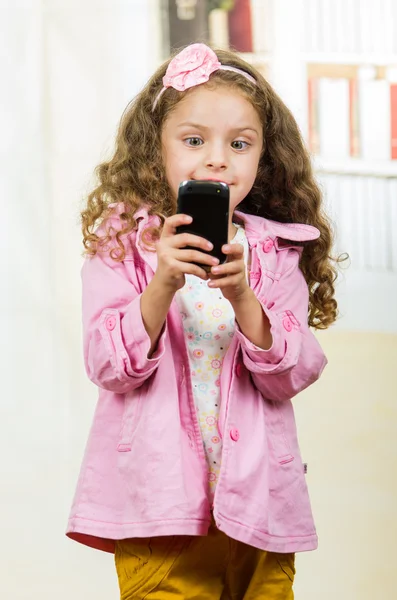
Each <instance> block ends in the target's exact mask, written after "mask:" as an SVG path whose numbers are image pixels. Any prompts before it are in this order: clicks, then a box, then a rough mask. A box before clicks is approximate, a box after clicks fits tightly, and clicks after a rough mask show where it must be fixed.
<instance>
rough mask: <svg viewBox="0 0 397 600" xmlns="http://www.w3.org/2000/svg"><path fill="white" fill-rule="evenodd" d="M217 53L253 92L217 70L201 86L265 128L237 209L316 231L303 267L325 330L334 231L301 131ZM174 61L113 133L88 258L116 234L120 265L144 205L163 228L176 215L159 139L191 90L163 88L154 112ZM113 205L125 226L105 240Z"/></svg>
mask: <svg viewBox="0 0 397 600" xmlns="http://www.w3.org/2000/svg"><path fill="white" fill-rule="evenodd" d="M215 52H216V54H217V56H218V59H219V61H220V62H221V63H222V64H224V65H230V66H234V67H238V68H239V69H242V70H243V71H246V72H247V73H249V74H250V75H252V76H253V77H254V78H255V79H256V81H257V85H256V86H252V84H250V83H249V82H248V81H247V79H246V78H245V77H244V76H243V75H241V74H238V73H235V72H231V71H223V70H218V71H216V72H215V73H213V74H212V75H211V78H210V81H209V82H208V83H207V84H203V85H207V86H212V85H227V86H230V87H233V88H236V89H238V90H239V91H240V92H241V93H243V94H244V95H245V96H246V98H247V99H248V100H249V101H250V102H251V103H252V105H253V106H254V107H255V109H256V110H257V112H258V114H259V116H260V118H261V121H262V123H263V136H264V148H263V152H262V156H261V158H260V162H259V168H258V173H257V177H256V181H255V184H254V186H253V188H252V190H251V192H250V194H249V195H248V196H247V197H246V198H245V199H244V200H243V202H241V203H240V205H239V206H238V209H239V210H241V211H242V212H245V213H249V214H254V215H259V216H262V217H265V218H267V219H272V220H275V221H279V222H283V223H288V222H292V223H305V224H309V225H313V226H314V227H317V229H319V230H320V234H321V235H320V237H319V239H317V240H314V241H310V242H307V243H305V244H304V245H303V251H302V255H301V260H300V268H301V270H302V272H303V275H304V277H305V279H306V282H307V285H308V288H309V314H308V323H309V325H310V326H311V327H314V328H316V329H326V328H327V327H329V325H331V324H332V323H333V322H334V321H335V320H336V317H337V314H338V311H337V302H336V300H335V298H334V295H335V288H334V284H335V280H336V277H337V269H336V263H337V262H339V261H340V259H335V258H332V256H331V254H330V253H331V248H332V244H333V235H332V230H331V225H330V222H329V220H328V218H327V216H326V214H325V213H324V211H323V208H322V193H321V190H320V188H319V186H318V185H317V183H316V180H315V177H314V174H313V170H312V166H311V160H310V155H309V153H308V152H307V150H306V148H305V145H304V142H303V139H302V136H301V133H300V131H299V128H298V125H297V123H296V121H295V119H294V117H293V116H292V114H291V112H290V111H289V109H288V108H287V107H286V105H285V104H284V103H283V102H282V100H281V99H280V98H279V97H278V96H277V94H276V93H275V91H274V90H273V88H272V87H271V85H270V84H269V83H268V82H267V81H266V80H265V79H264V77H263V76H262V75H261V74H260V73H259V72H258V71H257V70H256V69H255V68H254V67H252V66H251V65H249V64H248V63H246V62H245V61H244V60H243V59H242V58H240V57H239V56H238V55H237V54H236V53H235V52H232V51H227V50H215ZM171 58H172V57H171ZM171 58H170V59H169V60H167V61H166V62H165V63H164V64H163V65H162V66H161V67H160V68H159V69H158V70H157V71H156V73H155V74H154V75H153V77H152V78H151V79H150V80H149V82H148V83H147V85H146V86H145V88H144V89H143V90H142V92H141V93H140V94H139V95H138V96H137V97H136V98H135V99H134V100H133V101H132V102H131V103H130V104H129V105H128V106H127V108H126V110H125V111H124V114H123V116H122V118H121V122H120V126H119V129H118V133H117V138H116V147H115V152H114V155H113V157H112V158H111V159H110V160H109V161H107V162H103V163H102V164H100V165H99V166H98V167H97V169H96V173H97V176H98V180H99V185H98V186H97V187H96V188H95V189H94V190H93V191H92V193H91V194H90V195H89V196H88V199H87V203H86V207H85V208H84V210H83V211H82V213H81V221H82V230H83V238H84V239H83V243H84V247H85V253H86V255H91V256H92V255H95V254H96V252H97V251H100V250H101V249H102V250H103V251H105V249H106V244H107V243H108V241H109V239H110V237H111V236H113V237H114V238H115V240H116V242H117V247H116V248H115V249H113V250H112V251H111V253H113V254H112V257H113V258H114V259H115V260H118V261H122V260H124V257H125V248H124V244H123V240H122V238H123V236H125V235H126V234H128V233H129V232H130V231H132V230H133V229H134V228H135V227H136V222H135V220H134V216H133V215H134V214H135V213H136V212H137V210H138V209H139V208H140V207H141V206H142V204H145V205H146V206H147V207H148V210H149V212H150V214H151V215H157V216H158V217H159V218H160V222H161V223H163V222H164V219H165V218H166V217H168V216H171V215H172V214H174V213H175V211H176V198H175V197H174V195H173V193H172V191H171V189H170V186H169V184H168V182H167V179H166V175H165V168H164V163H163V158H162V151H161V134H162V129H163V126H164V123H165V121H166V119H167V117H168V115H169V114H170V113H171V111H172V110H173V109H174V108H175V106H176V105H177V103H178V102H179V101H180V100H181V99H182V98H183V97H184V96H185V95H186V94H188V93H189V90H187V91H186V92H178V91H177V90H174V89H173V88H169V89H167V92H166V93H165V94H162V96H161V98H160V100H159V102H158V104H157V106H156V109H155V110H154V111H153V110H152V109H153V101H154V98H155V97H156V96H157V94H158V93H159V92H160V90H161V89H162V86H163V84H162V79H163V76H164V74H165V71H166V69H167V66H168V64H169V62H170V60H171ZM114 202H123V203H124V207H125V212H123V213H122V214H121V215H120V218H121V219H122V222H123V228H122V230H121V231H117V232H114V231H110V230H108V231H107V232H106V234H105V235H104V236H102V235H99V236H98V235H97V233H98V231H97V229H96V227H97V226H98V225H99V224H104V223H105V222H106V219H107V217H108V216H109V214H110V212H111V210H110V209H109V204H110V203H114ZM101 229H103V228H101ZM151 233H152V234H153V232H151ZM159 233H160V229H158V230H157V231H155V232H154V235H155V237H156V236H158V235H159Z"/></svg>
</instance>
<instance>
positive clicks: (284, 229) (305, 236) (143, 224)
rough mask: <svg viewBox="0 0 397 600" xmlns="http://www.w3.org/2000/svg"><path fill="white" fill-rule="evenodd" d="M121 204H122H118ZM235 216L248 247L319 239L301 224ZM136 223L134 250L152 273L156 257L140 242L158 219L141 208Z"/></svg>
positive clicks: (251, 216) (314, 228)
mask: <svg viewBox="0 0 397 600" xmlns="http://www.w3.org/2000/svg"><path fill="white" fill-rule="evenodd" d="M120 204H122V203H120ZM123 210H124V207H121V206H120V205H119V206H118V207H117V212H118V213H119V214H120V212H123ZM235 214H236V216H237V217H238V218H239V219H240V221H242V222H243V223H244V228H245V232H246V235H247V238H248V242H249V245H250V246H255V245H257V243H258V242H261V241H264V240H265V239H266V238H269V237H270V238H272V239H274V240H276V242H277V238H280V239H284V240H290V241H291V242H309V241H311V240H316V239H318V238H319V237H320V231H319V230H318V229H317V228H316V227H313V226H312V225H305V224H303V223H279V222H278V221H271V220H270V219H265V218H263V217H258V216H256V215H249V214H246V213H242V212H240V211H236V212H235ZM134 218H135V220H136V221H137V237H136V248H137V250H138V253H139V254H140V256H141V257H142V258H143V260H145V261H146V262H147V263H148V265H149V266H150V267H151V268H152V270H153V271H155V270H156V268H157V255H156V253H155V252H151V251H149V250H147V249H146V247H145V245H144V243H143V242H142V234H143V231H144V230H145V229H146V228H147V227H158V226H159V225H160V219H159V218H158V217H157V216H152V215H149V212H148V207H146V206H142V207H141V208H140V209H139V210H138V211H137V212H136V213H135V214H134Z"/></svg>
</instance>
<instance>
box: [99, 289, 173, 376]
mask: <svg viewBox="0 0 397 600" xmlns="http://www.w3.org/2000/svg"><path fill="white" fill-rule="evenodd" d="M140 302H141V295H139V296H137V297H136V298H134V300H133V301H132V302H131V303H130V304H129V305H128V306H127V309H126V311H125V313H124V315H123V316H122V315H121V314H120V312H119V311H118V310H117V309H111V308H107V309H105V310H104V311H103V312H102V314H101V318H100V323H101V324H100V330H101V334H102V337H103V339H104V341H105V345H106V348H107V350H108V353H109V357H110V361H111V364H112V365H113V367H114V369H115V370H116V373H117V377H118V378H119V379H120V380H121V381H123V380H125V379H128V378H129V377H137V376H142V375H146V376H147V377H148V376H150V375H151V373H152V372H153V371H155V369H156V368H157V366H158V363H159V362H160V360H161V358H162V357H163V355H164V352H165V337H166V335H167V326H166V324H164V327H163V329H162V331H161V334H160V337H159V340H158V342H157V347H156V349H155V351H154V353H153V354H152V356H151V358H148V353H149V351H150V346H151V341H150V337H149V335H148V333H147V331H146V329H145V326H144V324H143V320H142V314H141V308H140Z"/></svg>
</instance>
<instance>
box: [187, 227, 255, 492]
mask: <svg viewBox="0 0 397 600" xmlns="http://www.w3.org/2000/svg"><path fill="white" fill-rule="evenodd" d="M236 227H237V233H236V235H235V237H234V238H233V240H232V241H231V243H232V244H233V243H234V244H236V243H238V244H242V245H243V246H244V259H245V264H246V265H247V264H248V252H249V250H248V240H247V237H246V235H245V232H244V229H243V228H242V227H241V226H239V225H236ZM176 301H177V303H178V306H179V310H180V311H181V315H182V319H183V324H184V331H185V338H186V346H187V350H188V355H189V363H190V373H191V381H192V385H193V396H194V400H195V405H196V410H197V416H198V420H199V423H200V428H201V435H202V438H203V445H204V451H205V455H206V458H207V463H208V484H209V498H210V501H211V503H212V501H213V497H214V493H215V487H216V483H217V480H218V475H219V469H220V464H221V456H222V441H221V438H220V435H219V430H218V416H219V406H220V387H219V386H220V374H221V370H222V363H223V359H224V356H225V354H226V352H227V349H228V348H229V346H230V341H231V339H232V337H233V335H234V329H235V323H234V311H233V308H232V305H231V304H230V302H229V301H228V300H226V298H224V296H223V295H222V292H221V290H218V289H211V288H209V287H208V285H207V283H206V282H205V281H203V280H202V279H199V278H198V277H196V276H194V275H186V283H185V285H184V287H183V288H182V289H181V290H179V291H178V292H177V294H176Z"/></svg>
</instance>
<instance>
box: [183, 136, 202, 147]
mask: <svg viewBox="0 0 397 600" xmlns="http://www.w3.org/2000/svg"><path fill="white" fill-rule="evenodd" d="M185 142H186V143H187V145H188V146H201V145H202V144H203V143H204V142H203V140H202V139H201V138H199V137H190V138H186V140H185Z"/></svg>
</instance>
